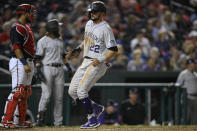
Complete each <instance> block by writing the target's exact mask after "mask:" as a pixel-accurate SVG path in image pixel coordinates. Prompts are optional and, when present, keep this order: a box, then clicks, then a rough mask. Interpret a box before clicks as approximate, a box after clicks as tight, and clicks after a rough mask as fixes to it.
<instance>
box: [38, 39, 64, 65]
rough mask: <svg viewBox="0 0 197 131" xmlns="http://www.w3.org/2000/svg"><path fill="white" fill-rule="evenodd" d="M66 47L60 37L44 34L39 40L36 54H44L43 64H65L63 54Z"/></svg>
mask: <svg viewBox="0 0 197 131" xmlns="http://www.w3.org/2000/svg"><path fill="white" fill-rule="evenodd" d="M64 49H65V48H64V44H63V42H62V41H61V40H60V39H57V38H56V39H52V38H50V37H48V36H44V37H42V38H41V39H40V40H39V41H38V44H37V49H36V55H39V56H44V57H43V59H42V64H43V65H47V64H51V63H60V64H63V58H62V55H63V53H64Z"/></svg>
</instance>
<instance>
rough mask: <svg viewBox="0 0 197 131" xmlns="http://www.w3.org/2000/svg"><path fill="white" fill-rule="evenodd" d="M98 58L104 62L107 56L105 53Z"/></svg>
mask: <svg viewBox="0 0 197 131" xmlns="http://www.w3.org/2000/svg"><path fill="white" fill-rule="evenodd" d="M98 60H99V61H100V62H104V61H105V60H106V56H105V55H103V56H101V57H99V58H98Z"/></svg>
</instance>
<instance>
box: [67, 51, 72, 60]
mask: <svg viewBox="0 0 197 131" xmlns="http://www.w3.org/2000/svg"><path fill="white" fill-rule="evenodd" d="M71 56H72V51H69V52H67V53H66V59H68V58H70V57H71Z"/></svg>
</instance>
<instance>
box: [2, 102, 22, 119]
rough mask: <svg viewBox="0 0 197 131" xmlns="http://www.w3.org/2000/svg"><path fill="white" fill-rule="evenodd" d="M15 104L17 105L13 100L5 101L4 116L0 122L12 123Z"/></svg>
mask: <svg viewBox="0 0 197 131" xmlns="http://www.w3.org/2000/svg"><path fill="white" fill-rule="evenodd" d="M17 103H18V101H17V100H14V99H12V100H8V101H7V104H6V109H5V114H4V116H3V118H2V121H12V118H13V115H14V111H15V109H16V105H17Z"/></svg>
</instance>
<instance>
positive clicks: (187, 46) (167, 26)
mask: <svg viewBox="0 0 197 131" xmlns="http://www.w3.org/2000/svg"><path fill="white" fill-rule="evenodd" d="M92 1H94V0H58V1H57V0H37V1H34V0H28V1H26V0H7V1H2V2H1V3H0V7H1V8H0V9H1V10H0V16H1V17H0V55H3V56H6V57H9V58H10V57H12V56H11V53H10V52H11V42H10V39H9V31H10V28H11V26H12V24H13V23H14V22H15V21H16V17H15V16H16V15H15V10H16V7H17V5H19V4H22V3H30V4H33V5H35V6H36V8H37V22H36V23H35V24H32V27H33V31H34V34H35V40H36V41H38V40H39V39H40V38H41V37H42V36H44V35H45V32H46V30H45V25H46V21H47V20H50V19H53V18H56V19H58V20H59V21H60V22H62V23H63V25H62V28H61V37H62V39H63V41H64V44H65V45H66V47H67V50H70V49H73V48H75V47H76V46H78V45H79V44H80V43H81V42H82V40H83V32H84V27H85V24H86V22H87V21H88V13H87V11H86V9H87V7H88V5H89V4H90V3H91V2H92ZM102 1H104V2H105V4H106V6H107V14H106V17H105V20H106V21H108V22H109V24H110V25H111V27H112V29H113V32H114V34H115V38H116V42H117V44H118V49H119V52H118V54H117V55H116V57H115V58H114V59H112V61H111V62H112V63H113V66H112V69H118V70H120V69H121V70H127V71H181V70H183V69H185V68H186V59H187V58H188V57H190V58H193V59H197V1H196V0H188V1H179V0H102ZM81 59H82V55H80V56H79V57H73V58H72V59H70V64H71V65H72V69H73V70H76V68H77V67H78V66H79V64H80V61H81ZM6 62H7V61H6ZM6 62H4V59H2V58H1V57H0V67H3V68H6V69H7V68H8V66H7V63H6Z"/></svg>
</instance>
